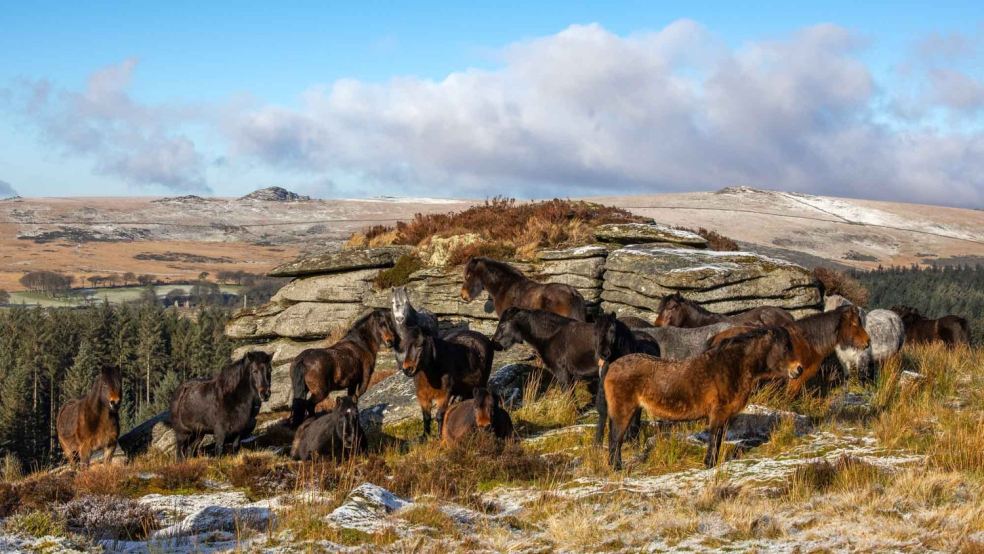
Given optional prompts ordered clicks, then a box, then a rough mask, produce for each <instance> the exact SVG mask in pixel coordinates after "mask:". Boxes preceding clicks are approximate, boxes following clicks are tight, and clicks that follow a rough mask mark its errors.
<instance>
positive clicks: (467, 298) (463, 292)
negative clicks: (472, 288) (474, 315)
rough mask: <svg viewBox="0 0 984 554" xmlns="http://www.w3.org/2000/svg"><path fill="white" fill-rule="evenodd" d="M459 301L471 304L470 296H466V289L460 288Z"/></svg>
mask: <svg viewBox="0 0 984 554" xmlns="http://www.w3.org/2000/svg"><path fill="white" fill-rule="evenodd" d="M461 299H462V300H464V301H465V302H471V295H470V294H468V289H466V288H465V287H461Z"/></svg>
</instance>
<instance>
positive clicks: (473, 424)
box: [441, 388, 515, 445]
mask: <svg viewBox="0 0 984 554" xmlns="http://www.w3.org/2000/svg"><path fill="white" fill-rule="evenodd" d="M477 431H485V432H489V433H492V435H494V436H495V437H496V438H498V439H509V438H512V437H513V436H514V435H515V430H514V429H513V424H512V419H511V418H510V417H509V412H507V411H505V410H503V409H502V400H500V399H499V395H498V394H496V393H494V392H492V391H490V390H489V389H486V388H477V389H475V390H474V391H473V392H472V398H471V399H470V400H465V401H464V402H459V403H457V404H455V405H454V406H451V408H450V409H449V410H448V412H447V414H445V416H444V428H443V430H442V431H441V441H442V442H443V443H444V444H446V445H450V444H455V443H457V442H459V441H460V440H461V439H463V438H465V437H466V436H468V435H469V434H471V433H475V432H477Z"/></svg>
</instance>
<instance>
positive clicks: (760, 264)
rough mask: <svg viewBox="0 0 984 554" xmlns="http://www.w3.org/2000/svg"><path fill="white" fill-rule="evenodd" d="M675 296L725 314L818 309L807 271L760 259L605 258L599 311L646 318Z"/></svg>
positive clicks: (661, 251) (623, 254)
mask: <svg viewBox="0 0 984 554" xmlns="http://www.w3.org/2000/svg"><path fill="white" fill-rule="evenodd" d="M675 292H679V293H681V294H683V296H685V297H687V298H690V299H692V300H695V301H697V302H699V303H700V304H702V305H703V306H704V307H705V308H707V309H708V310H710V311H712V312H718V313H727V314H731V313H738V312H742V311H745V310H749V309H751V308H754V307H756V306H762V305H772V306H779V307H782V308H786V309H788V310H790V311H792V312H793V313H794V314H795V315H804V314H806V313H813V312H815V311H816V310H817V307H818V305H819V304H820V289H819V288H818V287H817V284H816V282H815V281H814V279H813V276H812V275H811V274H810V272H809V271H807V270H806V269H804V268H802V267H800V266H798V265H796V264H793V263H789V262H786V261H783V260H779V259H775V258H769V257H766V256H761V255H759V254H753V253H750V252H715V251H709V250H683V249H679V248H664V247H661V246H652V245H632V246H626V247H625V248H621V249H619V250H615V251H614V252H612V253H611V254H609V256H608V259H607V262H606V263H605V279H604V291H603V292H602V295H601V297H602V309H604V310H608V311H615V312H616V313H618V314H619V315H637V316H640V317H645V318H651V316H652V315H653V314H654V313H655V311H656V310H657V309H658V306H659V303H660V300H661V299H662V298H663V297H664V296H666V295H668V294H672V293H675Z"/></svg>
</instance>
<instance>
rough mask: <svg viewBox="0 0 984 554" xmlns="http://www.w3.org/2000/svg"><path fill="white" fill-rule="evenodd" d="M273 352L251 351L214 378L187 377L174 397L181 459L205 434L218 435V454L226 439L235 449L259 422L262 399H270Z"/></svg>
mask: <svg viewBox="0 0 984 554" xmlns="http://www.w3.org/2000/svg"><path fill="white" fill-rule="evenodd" d="M270 373H271V368H270V355H269V354H267V353H266V352H260V351H254V352H248V353H247V354H246V355H245V356H243V357H242V359H240V360H239V361H237V362H234V363H232V364H230V365H228V366H226V368H225V369H223V370H222V371H221V372H220V373H219V374H218V375H216V376H215V377H213V378H211V379H195V380H192V381H186V382H184V383H182V384H181V386H180V387H178V390H176V391H174V397H173V398H172V400H171V427H172V428H173V429H174V437H175V442H176V453H177V457H178V459H179V460H180V459H182V458H184V457H186V456H188V455H189V454H192V453H193V451H194V449H195V447H196V446H197V445H198V443H199V442H200V441H201V439H202V437H204V436H205V435H208V434H211V435H214V436H215V455H216V456H221V455H222V448H223V447H224V446H225V443H226V441H227V440H228V441H231V442H232V445H233V450H235V449H236V448H238V447H239V441H240V440H241V439H243V438H245V437H246V436H247V435H248V434H249V433H250V432H251V431H252V429H253V427H254V426H255V425H256V412H257V411H258V410H257V407H258V406H259V403H260V402H261V401H264V400H269V399H270Z"/></svg>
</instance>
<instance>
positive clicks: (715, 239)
mask: <svg viewBox="0 0 984 554" xmlns="http://www.w3.org/2000/svg"><path fill="white" fill-rule="evenodd" d="M677 229H680V230H681V231H690V232H691V233H695V234H698V235H700V236H702V237H704V239H705V240H707V247H708V248H710V249H711V250H719V251H721V252H737V251H738V250H740V248H738V243H737V242H735V241H733V240H731V239H730V238H729V237H726V236H724V235H722V234H721V233H718V232H717V231H712V230H710V229H705V228H703V227H699V228H698V229H697V230H696V231H695V230H693V229H690V228H688V227H677Z"/></svg>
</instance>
